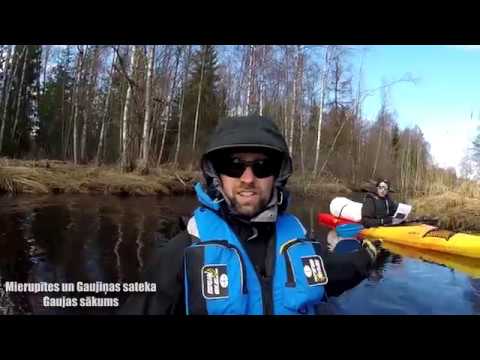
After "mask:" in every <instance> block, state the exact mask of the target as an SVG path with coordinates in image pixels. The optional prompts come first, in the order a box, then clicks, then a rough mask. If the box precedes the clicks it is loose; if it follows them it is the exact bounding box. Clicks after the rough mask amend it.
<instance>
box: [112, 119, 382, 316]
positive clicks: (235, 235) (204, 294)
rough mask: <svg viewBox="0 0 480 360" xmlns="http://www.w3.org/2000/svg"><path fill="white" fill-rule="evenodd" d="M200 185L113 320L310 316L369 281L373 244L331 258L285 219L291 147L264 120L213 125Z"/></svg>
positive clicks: (289, 216) (293, 219)
mask: <svg viewBox="0 0 480 360" xmlns="http://www.w3.org/2000/svg"><path fill="white" fill-rule="evenodd" d="M201 169H202V172H203V175H204V178H205V180H206V186H205V185H202V184H200V183H197V184H196V185H195V191H196V195H197V198H198V201H199V207H198V208H197V209H196V210H195V211H194V213H193V216H192V217H191V218H190V219H189V220H188V222H187V224H185V225H186V226H185V229H184V230H183V231H180V232H179V234H178V235H176V236H174V237H173V238H172V239H170V240H164V242H163V244H162V246H159V247H157V248H156V252H155V254H153V255H152V259H151V261H150V265H149V266H147V267H146V271H145V272H144V274H143V278H144V281H148V282H155V283H156V285H157V292H156V293H148V294H146V293H144V294H132V295H131V296H130V297H129V298H128V299H127V301H126V302H125V304H123V306H122V308H121V309H120V311H119V314H184V315H185V314H187V315H191V314H194V315H198V314H200V315H212V314H213V315H224V314H235V315H252V314H253V315H268V314H273V315H313V314H317V313H319V312H321V305H322V303H324V302H325V301H326V297H327V296H337V295H339V294H341V293H342V292H344V291H345V290H347V289H350V288H352V287H354V286H356V285H357V284H358V283H359V282H361V281H362V280H363V279H365V278H366V277H367V276H368V273H369V270H370V268H371V267H372V265H373V264H374V262H375V259H376V257H377V255H378V248H377V244H373V243H371V242H370V241H364V243H363V246H361V247H360V249H358V251H355V252H351V253H348V254H334V253H329V252H328V251H327V249H325V248H324V246H322V244H321V243H319V242H316V241H315V240H314V239H309V238H308V235H307V232H306V230H305V228H304V226H303V225H302V223H301V222H300V220H299V219H298V218H297V217H295V216H294V215H292V214H289V213H288V212H287V207H288V204H289V201H290V196H289V193H288V191H286V189H285V185H286V183H287V179H288V178H289V177H290V175H291V174H292V159H291V157H290V154H289V151H288V146H287V144H286V141H285V139H284V137H283V136H282V134H281V132H280V131H279V129H278V128H277V126H276V125H275V124H274V122H273V121H272V120H271V119H269V118H266V117H262V116H256V115H251V116H243V117H231V118H227V119H224V120H221V121H219V125H218V126H217V128H216V130H215V132H214V133H213V135H212V138H211V140H210V143H209V144H208V146H207V148H206V151H205V152H204V154H203V156H202V158H201Z"/></svg>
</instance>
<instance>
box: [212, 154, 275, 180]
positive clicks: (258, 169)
mask: <svg viewBox="0 0 480 360" xmlns="http://www.w3.org/2000/svg"><path fill="white" fill-rule="evenodd" d="M214 167H215V170H217V172H218V173H219V174H223V175H227V176H230V177H234V178H239V177H241V176H242V175H243V173H244V172H245V170H246V168H247V167H250V168H251V169H252V172H253V174H254V175H255V176H256V177H257V178H259V179H262V178H266V177H269V176H277V175H278V172H279V168H280V165H279V162H278V161H275V160H273V159H268V158H267V159H259V160H253V161H244V160H241V159H239V158H235V157H234V158H230V159H223V160H220V161H217V162H215V164H214Z"/></svg>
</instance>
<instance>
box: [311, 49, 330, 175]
mask: <svg viewBox="0 0 480 360" xmlns="http://www.w3.org/2000/svg"><path fill="white" fill-rule="evenodd" d="M327 73H328V48H327V49H326V50H325V63H324V66H323V69H322V73H321V80H320V83H321V89H320V104H319V109H318V121H317V144H316V147H315V163H314V165H313V175H314V176H317V167H318V160H319V158H320V144H321V141H320V140H321V136H322V121H323V105H324V103H325V93H326V91H327V89H326V87H327V84H326V80H327Z"/></svg>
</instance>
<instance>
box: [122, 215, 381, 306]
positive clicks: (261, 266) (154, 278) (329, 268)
mask: <svg viewBox="0 0 480 360" xmlns="http://www.w3.org/2000/svg"><path fill="white" fill-rule="evenodd" d="M227 221H228V222H229V224H230V226H231V227H232V229H233V230H234V231H235V233H236V234H237V236H238V237H239V239H240V240H241V241H242V244H243V245H244V247H245V250H246V252H247V254H248V256H249V258H250V260H251V261H252V263H253V264H254V266H255V268H256V270H257V272H258V273H259V278H260V279H261V282H262V287H263V289H264V291H265V294H269V296H266V297H265V298H266V300H267V301H266V304H265V305H266V308H267V309H268V312H269V313H270V312H271V290H269V289H270V286H271V283H272V281H271V279H272V276H271V275H272V271H273V261H272V259H273V256H274V251H273V246H272V245H273V241H271V240H272V239H273V236H274V229H275V225H274V224H273V223H263V224H261V223H257V224H255V228H256V229H257V231H258V236H257V237H255V238H254V239H251V240H248V241H247V240H246V239H247V238H249V237H251V236H252V233H253V230H252V225H251V224H250V223H248V222H242V221H241V220H238V219H236V218H228V220H227ZM157 235H158V237H157V242H158V244H157V245H156V247H155V248H154V250H153V253H152V255H151V257H150V261H148V265H147V266H146V268H145V271H144V273H143V276H142V279H141V281H147V282H152V283H153V282H155V283H156V284H157V292H156V293H140V294H132V295H130V296H129V298H127V300H126V302H125V303H124V304H123V305H122V307H121V308H120V311H119V314H139V315H147V314H148V315H155V314H178V315H184V314H185V298H184V279H183V277H184V273H183V254H184V249H185V248H186V247H187V246H189V245H190V244H191V241H192V240H191V237H190V235H189V234H188V233H187V232H186V231H181V232H180V233H178V234H177V235H176V236H175V237H173V238H172V239H171V240H166V239H164V238H163V239H162V236H161V235H160V234H157ZM320 251H321V254H322V258H323V260H324V264H325V270H326V272H327V276H328V283H327V285H326V293H327V296H338V295H340V294H341V293H342V292H344V291H345V290H348V289H350V288H352V287H354V286H356V285H357V284H358V283H360V282H361V281H362V280H363V279H365V278H366V277H367V276H368V272H369V269H370V267H371V265H372V258H371V256H370V255H369V254H368V252H367V251H366V250H365V249H363V248H361V249H360V250H358V251H356V252H354V253H348V254H332V253H328V252H327V251H326V249H325V250H324V249H321V250H320Z"/></svg>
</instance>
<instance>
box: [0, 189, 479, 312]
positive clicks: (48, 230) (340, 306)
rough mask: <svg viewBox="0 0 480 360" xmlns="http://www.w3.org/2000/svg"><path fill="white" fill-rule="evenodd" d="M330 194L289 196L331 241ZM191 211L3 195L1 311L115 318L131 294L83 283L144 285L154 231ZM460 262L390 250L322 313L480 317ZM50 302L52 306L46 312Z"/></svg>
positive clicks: (156, 204)
mask: <svg viewBox="0 0 480 360" xmlns="http://www.w3.org/2000/svg"><path fill="white" fill-rule="evenodd" d="M331 198H332V197H328V198H324V199H319V198H315V199H308V198H307V199H303V198H300V197H297V198H295V197H293V199H292V204H293V205H292V206H291V208H290V211H291V212H292V213H294V214H295V215H297V216H298V217H299V218H300V219H301V220H302V221H303V223H304V224H305V226H306V227H307V228H308V230H309V232H310V233H311V234H312V235H313V236H315V237H316V238H317V239H318V240H319V241H322V242H324V243H325V245H327V243H328V241H327V239H330V238H331V235H332V233H330V234H328V230H326V229H324V228H323V227H321V226H319V225H317V224H316V214H317V213H318V212H319V211H328V205H329V202H330V200H331ZM195 206H196V200H195V198H194V197H193V196H191V195H186V196H176V197H163V198H157V197H124V198H122V197H114V196H106V195H105V196H102V195H46V196H38V195H36V196H30V195H20V196H16V197H15V196H2V197H0V281H1V283H2V285H3V286H2V287H0V314H110V313H114V312H115V311H116V309H117V308H118V307H116V305H121V304H122V303H123V301H124V299H125V296H127V295H126V293H125V292H122V291H120V292H110V293H107V294H103V293H96V292H94V291H93V290H92V289H86V288H85V285H83V287H82V284H91V283H95V282H97V281H98V282H102V283H135V282H138V281H140V277H139V275H140V272H141V271H142V269H143V268H144V266H145V263H146V261H147V260H148V255H149V253H150V250H151V249H152V247H153V246H156V241H158V240H155V238H154V235H153V233H154V231H155V230H159V229H161V231H162V232H163V233H164V234H165V236H167V237H168V236H169V235H170V230H169V226H168V225H169V224H171V223H172V222H173V221H176V219H178V217H179V216H188V215H189V214H190V213H191V211H192V210H193V209H194V208H195ZM420 258H423V260H422V259H420ZM440 260H442V259H440ZM454 260H455V261H454ZM454 260H452V259H449V261H447V262H445V261H443V263H444V264H445V263H446V264H447V265H448V264H450V265H451V264H454V266H450V267H448V266H445V265H438V264H437V263H442V261H438V260H437V258H435V255H432V256H430V257H428V256H427V257H425V256H424V254H423V255H422V254H420V255H419V254H418V253H415V252H414V251H413V252H412V251H411V250H408V249H401V248H398V249H390V250H389V251H384V252H383V253H382V255H381V257H380V261H379V262H378V264H377V265H376V267H375V268H374V269H373V270H372V271H371V274H370V276H369V277H368V278H367V279H365V280H364V281H362V282H361V283H360V284H359V285H358V286H356V287H355V288H353V289H351V290H349V291H347V292H345V293H343V294H342V295H340V296H339V297H336V298H334V297H332V298H330V299H329V302H328V304H327V306H325V313H327V314H478V313H480V279H476V278H478V277H480V263H479V264H478V265H477V264H476V263H473V264H472V262H471V261H470V262H469V263H468V264H466V265H465V264H464V263H463V262H462V261H460V262H458V261H457V260H456V259H454ZM452 261H453V262H452ZM459 264H460V265H459ZM14 282H17V283H36V284H40V283H42V282H44V283H48V284H50V285H51V286H54V285H53V284H62V283H63V284H66V283H69V284H74V285H75V288H74V289H68V290H69V291H71V292H68V291H67V289H60V291H55V290H58V289H53V290H52V289H49V291H50V292H47V293H45V292H37V293H35V292H32V291H34V289H33V290H32V289H27V290H30V291H21V290H22V289H19V288H12V286H13V285H12V284H14ZM7 283H8V284H9V286H10V287H9V288H8V289H7V288H6V285H7ZM58 286H61V285H58ZM7 290H8V291H7ZM23 290H24V289H23ZM72 290H73V291H72ZM87 290H89V291H87ZM112 291H113V290H112ZM114 291H117V289H115V290H114ZM45 297H48V298H49V299H47V300H45ZM52 298H53V299H54V300H52ZM62 298H63V300H62ZM104 298H105V299H104ZM55 299H57V300H55ZM58 299H60V300H58ZM70 299H75V301H77V303H76V304H73V305H76V306H68V305H69V304H68V301H73V300H70ZM57 301H61V302H62V301H63V302H62V303H61V304H59V303H57ZM80 301H81V302H82V303H81V305H80ZM52 304H53V305H56V306H46V305H52ZM70 305H72V304H71V303H70Z"/></svg>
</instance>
